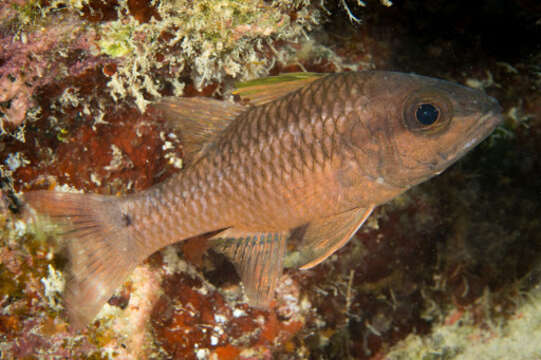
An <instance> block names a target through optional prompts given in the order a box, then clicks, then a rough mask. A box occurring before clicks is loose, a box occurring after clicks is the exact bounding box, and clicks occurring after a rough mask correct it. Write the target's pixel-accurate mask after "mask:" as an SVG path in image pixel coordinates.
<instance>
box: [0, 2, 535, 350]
mask: <svg viewBox="0 0 541 360" xmlns="http://www.w3.org/2000/svg"><path fill="white" fill-rule="evenodd" d="M368 69H378V70H393V71H401V72H414V73H418V74H421V75H427V76H432V77H437V78H442V79H446V80H451V81H454V82H458V83H461V84H466V85H468V86H471V87H475V88H481V89H484V90H485V91H486V92H487V93H488V94H489V95H491V96H493V97H495V98H497V99H498V101H499V102H500V104H501V105H502V107H503V112H504V115H505V122H504V124H503V125H502V126H500V127H499V128H497V129H496V131H495V132H494V133H493V134H492V135H491V136H490V137H489V138H488V139H487V140H486V141H484V142H483V143H482V144H481V145H480V146H478V147H477V148H476V149H474V150H473V151H471V152H470V153H469V154H468V155H466V156H465V157H464V158H463V159H462V160H460V161H459V162H458V163H456V164H455V165H453V166H452V167H451V168H450V169H448V170H447V171H446V172H444V173H443V174H442V175H440V176H438V177H436V178H435V179H433V180H431V181H429V182H427V183H424V184H422V185H419V186H417V187H415V188H413V189H412V190H410V191H408V192H406V193H405V194H403V195H401V196H400V197H399V198H397V199H395V200H393V201H392V202H391V203H388V204H386V205H384V206H381V207H378V208H377V209H376V210H375V212H374V214H373V215H372V216H371V217H370V218H369V220H368V221H367V223H366V224H365V225H364V226H363V227H362V228H361V230H360V231H359V232H358V233H357V234H356V236H355V237H354V238H353V239H352V240H351V241H350V243H349V244H348V245H347V246H345V247H344V248H343V249H341V250H340V251H339V252H338V253H337V254H335V255H333V256H332V257H331V258H330V259H328V260H326V261H325V262H323V263H322V264H320V265H318V266H316V267H315V268H313V269H310V270H307V271H300V270H294V269H290V270H287V271H286V273H285V275H284V276H283V278H282V279H281V283H280V285H279V289H278V291H277V299H276V304H275V308H274V309H273V310H271V311H262V310H258V309H254V308H251V307H249V306H248V305H247V304H246V303H244V302H243V299H242V290H241V287H240V284H239V279H238V276H237V275H236V274H235V271H234V268H233V266H232V265H231V264H230V263H228V262H227V261H225V260H224V258H223V257H220V256H218V255H217V254H215V253H212V252H204V251H203V249H201V245H200V242H198V241H197V239H193V240H190V241H186V242H183V243H179V244H176V245H173V246H169V247H168V248H166V249H164V250H162V251H160V252H158V253H156V254H154V255H153V256H152V257H150V258H149V259H147V260H146V261H145V262H144V263H143V264H142V265H140V266H139V267H138V268H137V269H136V270H135V271H134V273H133V274H132V275H131V276H130V278H129V280H128V281H127V282H126V283H125V284H124V286H123V287H122V288H121V289H120V290H118V291H117V292H116V293H115V296H114V297H113V298H111V299H110V300H109V302H108V305H106V307H105V308H104V310H103V311H102V312H101V313H100V315H99V316H98V318H97V319H96V320H95V321H94V322H93V323H92V324H91V325H89V326H88V328H87V329H86V330H85V331H84V332H82V333H74V332H72V331H70V329H69V328H68V325H67V323H66V322H65V321H64V320H63V318H62V316H61V311H62V302H61V293H62V288H63V285H64V280H63V273H62V269H63V267H64V266H65V262H66V259H65V258H63V257H62V256H61V254H56V255H55V251H56V248H55V246H54V245H53V244H52V241H51V240H52V239H54V238H55V236H57V233H58V229H56V228H55V227H54V226H52V225H50V224H35V223H30V222H27V221H26V220H25V219H24V217H22V216H21V214H20V213H18V212H17V210H18V209H19V207H20V204H19V200H18V197H17V193H19V192H24V191H27V190H30V189H54V188H57V189H63V190H80V191H85V192H97V193H102V194H124V193H131V192H136V191H140V190H143V189H145V188H148V187H149V186H151V185H153V184H156V183H158V182H160V181H163V180H165V179H166V178H168V177H169V176H171V174H173V173H175V172H178V171H182V170H181V168H182V165H183V163H182V156H183V152H182V141H181V140H180V139H181V134H180V133H178V132H177V131H176V130H175V129H170V128H168V127H167V126H166V123H165V120H164V119H162V118H161V117H160V115H159V114H158V113H157V112H155V111H154V110H153V109H152V107H151V106H150V105H151V104H152V103H153V102H156V101H158V100H159V99H160V98H161V97H163V96H181V95H182V96H213V97H216V98H219V99H227V98H229V97H231V94H230V93H231V89H232V88H233V86H234V83H235V82H236V81H243V80H249V79H254V78H258V77H264V76H268V75H276V74H279V73H284V72H294V71H313V72H338V71H356V70H368ZM540 89H541V3H540V2H539V1H535V0H520V1H519V0H515V1H512V0H480V1H476V2H470V1H440V0H426V1H420V0H419V1H388V0H387V1H383V0H382V1H365V2H361V1H357V0H338V1H331V0H327V1H323V0H321V1H320V0H317V1H308V0H289V1H287V0H286V1H263V0H247V1H235V0H213V1H212V0H208V1H207V0H201V1H188V0H169V1H167V0H162V1H158V0H156V1H144V0H114V1H100V0H73V1H67V0H66V1H62V0H51V1H48V0H41V1H38V0H28V1H25V0H4V1H2V3H1V4H0V122H1V123H0V124H1V127H0V170H1V175H2V181H1V186H2V188H1V191H2V202H1V204H0V359H72V358H76V359H237V358H239V359H479V358H481V359H511V358H512V359H516V360H518V359H541V344H540V342H539V339H540V338H541V161H540V155H539V154H540V152H541V90H540Z"/></svg>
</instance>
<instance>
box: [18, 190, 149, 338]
mask: <svg viewBox="0 0 541 360" xmlns="http://www.w3.org/2000/svg"><path fill="white" fill-rule="evenodd" d="M24 200H25V202H26V203H27V205H29V206H30V207H31V208H33V209H34V210H35V211H37V212H38V213H40V214H45V215H48V216H49V217H50V218H51V219H52V220H53V221H55V222H59V223H60V224H61V225H64V226H65V228H64V229H65V231H64V232H63V234H62V237H63V240H65V246H66V248H67V250H68V254H69V265H68V271H67V272H66V289H65V291H64V308H65V311H66V313H67V316H68V318H69V320H70V323H71V325H72V326H73V327H74V328H76V329H80V328H82V327H84V326H85V325H86V324H88V323H89V322H90V321H91V320H92V319H93V318H94V317H95V316H96V315H97V313H98V312H99V311H100V309H101V307H102V306H103V305H104V304H105V302H106V301H107V300H108V299H109V298H110V297H111V295H112V294H113V292H114V291H115V289H116V288H117V287H119V286H120V285H121V284H122V282H123V281H124V279H125V278H126V276H127V275H128V274H129V273H130V272H131V271H132V270H133V268H134V267H135V266H136V265H137V263H138V262H139V261H140V257H139V256H137V255H138V254H140V251H138V249H137V243H138V242H137V241H136V239H135V236H137V235H136V234H134V232H133V231H132V229H131V227H130V226H129V225H130V221H129V220H130V219H129V217H128V218H127V219H128V220H126V216H125V215H123V214H122V212H121V209H120V205H119V202H120V200H119V198H116V197H113V196H102V195H94V194H76V193H62V192H54V191H32V192H28V193H26V194H24Z"/></svg>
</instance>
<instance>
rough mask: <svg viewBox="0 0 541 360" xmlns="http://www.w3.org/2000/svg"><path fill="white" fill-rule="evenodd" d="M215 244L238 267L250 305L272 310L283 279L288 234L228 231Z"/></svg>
mask: <svg viewBox="0 0 541 360" xmlns="http://www.w3.org/2000/svg"><path fill="white" fill-rule="evenodd" d="M214 241H216V243H215V246H214V248H215V250H216V251H219V252H221V253H223V254H224V255H225V256H227V257H228V258H229V259H230V261H231V262H232V263H233V264H234V265H235V268H236V270H237V272H238V274H239V276H240V278H241V280H242V283H243V284H244V288H245V290H246V295H247V296H248V299H249V302H250V305H252V306H256V307H266V306H268V305H269V303H270V301H271V300H272V298H273V296H274V290H275V289H276V285H277V283H278V280H279V278H280V276H281V275H282V267H283V260H284V256H285V252H286V236H285V234H283V233H242V232H237V231H234V230H226V231H225V232H224V233H221V234H220V235H219V238H217V239H214Z"/></svg>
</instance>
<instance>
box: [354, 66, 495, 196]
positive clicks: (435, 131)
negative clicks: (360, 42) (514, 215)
mask: <svg viewBox="0 0 541 360" xmlns="http://www.w3.org/2000/svg"><path fill="white" fill-rule="evenodd" d="M364 91H365V94H364V96H366V94H367V93H368V94H369V96H367V98H371V99H374V101H365V102H364V107H363V109H364V110H363V111H361V112H360V113H361V114H366V115H364V116H363V115H361V116H360V117H359V120H358V122H357V124H356V125H355V126H353V128H351V129H350V131H349V133H348V136H349V137H350V141H351V142H352V143H355V144H356V145H355V146H356V147H357V148H358V149H359V150H360V151H361V152H363V148H364V150H366V148H367V147H368V148H371V149H372V151H371V153H372V154H373V155H374V156H372V158H371V159H367V160H366V161H367V163H368V164H369V165H368V166H367V167H368V168H369V169H371V172H372V174H371V175H372V176H373V177H374V178H377V179H378V182H381V183H385V184H388V185H392V186H394V187H399V188H402V189H404V190H405V189H407V188H409V187H411V186H413V185H415V184H418V183H420V182H422V181H425V180H427V179H428V178H430V177H432V176H434V175H437V174H439V173H441V172H442V171H444V170H445V169H446V168H448V167H449V166H450V165H451V164H453V163H454V162H455V161H457V160H458V159H460V158H461V157H462V156H463V155H464V154H465V153H467V152H468V151H469V150H471V149H473V148H474V147H475V146H476V145H477V144H479V143H480V142H481V141H483V140H484V139H485V138H486V137H487V136H488V135H489V134H490V133H491V132H492V131H493V130H494V129H495V128H496V126H498V124H500V123H501V121H502V115H501V108H500V105H499V104H498V102H497V101H496V100H495V99H494V98H492V97H490V96H488V95H486V94H485V93H484V92H483V91H481V90H477V89H472V88H468V87H465V86H461V85H459V84H455V83H452V82H449V81H444V80H439V79H434V78H429V77H424V76H419V75H414V74H403V73H393V72H378V73H377V74H375V75H373V76H372V78H371V79H370V80H369V81H368V84H365V86H364ZM367 129H369V131H367ZM367 135H369V137H370V138H371V139H369V140H367ZM364 153H365V154H366V151H364ZM365 158H366V156H365ZM370 163H371V164H370Z"/></svg>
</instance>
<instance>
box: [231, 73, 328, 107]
mask: <svg viewBox="0 0 541 360" xmlns="http://www.w3.org/2000/svg"><path fill="white" fill-rule="evenodd" d="M327 75H328V74H318V73H310V72H297V73H288V74H282V75H278V76H269V77H266V78H261V79H256V80H251V81H246V82H241V83H237V84H235V86H236V90H235V91H233V94H235V95H238V96H240V97H241V98H242V99H246V100H249V101H250V104H251V105H263V104H266V103H268V102H271V101H273V100H276V99H278V98H281V97H282V96H284V95H286V94H288V93H290V92H292V91H295V90H297V89H300V88H302V87H304V86H306V85H308V84H310V83H311V82H312V81H315V80H317V79H320V78H322V77H324V76H327Z"/></svg>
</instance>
